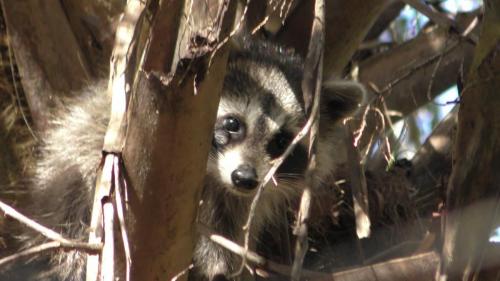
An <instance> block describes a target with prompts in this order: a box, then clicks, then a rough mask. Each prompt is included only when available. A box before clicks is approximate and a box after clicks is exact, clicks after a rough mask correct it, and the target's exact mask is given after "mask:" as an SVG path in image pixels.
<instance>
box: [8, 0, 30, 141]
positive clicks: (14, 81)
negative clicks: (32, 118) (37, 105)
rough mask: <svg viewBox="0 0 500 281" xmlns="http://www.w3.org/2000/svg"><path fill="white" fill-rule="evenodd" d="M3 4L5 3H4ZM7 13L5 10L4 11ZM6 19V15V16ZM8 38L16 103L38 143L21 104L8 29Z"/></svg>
mask: <svg viewBox="0 0 500 281" xmlns="http://www.w3.org/2000/svg"><path fill="white" fill-rule="evenodd" d="M2 3H3V2H2ZM2 10H3V11H5V9H2ZM4 18H5V15H4ZM6 38H7V53H8V54H9V66H10V73H11V75H12V88H13V89H14V94H15V95H16V102H17V107H18V108H19V112H21V116H22V118H23V121H24V124H26V128H27V129H28V131H29V132H30V134H31V136H32V137H33V139H34V140H35V141H38V137H37V136H36V134H35V132H34V131H33V129H32V128H31V125H30V122H29V121H28V118H27V117H26V114H25V113H24V109H23V105H22V104H21V95H20V94H19V86H18V85H17V81H16V71H15V69H14V64H15V63H14V55H13V52H12V48H11V45H10V38H11V37H10V35H9V29H8V28H6Z"/></svg>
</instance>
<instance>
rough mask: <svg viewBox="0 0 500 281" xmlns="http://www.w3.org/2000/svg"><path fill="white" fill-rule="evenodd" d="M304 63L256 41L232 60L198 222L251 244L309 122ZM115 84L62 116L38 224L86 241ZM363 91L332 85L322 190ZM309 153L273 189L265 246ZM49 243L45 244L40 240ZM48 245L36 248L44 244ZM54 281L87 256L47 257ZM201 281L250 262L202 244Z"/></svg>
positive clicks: (196, 275)
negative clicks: (276, 164)
mask: <svg viewBox="0 0 500 281" xmlns="http://www.w3.org/2000/svg"><path fill="white" fill-rule="evenodd" d="M302 67H303V63H302V59H301V58H300V57H299V56H298V55H296V54H294V53H293V51H291V50H288V49H285V48H282V47H280V46H277V45H274V44H271V43H268V42H252V41H246V42H244V43H243V44H242V46H241V48H239V49H238V50H235V51H233V52H232V53H231V54H230V57H229V61H228V70H227V74H226V77H225V80H224V84H223V90H222V95H221V100H220V105H219V108H218V112H217V121H216V123H215V126H214V131H213V140H212V147H211V151H210V154H209V160H208V163H207V170H206V176H205V181H204V187H203V192H202V197H201V205H200V207H199V214H198V220H199V222H203V223H204V224H206V225H207V226H208V227H209V228H211V229H213V230H214V231H215V232H217V233H219V234H221V235H223V236H225V237H227V238H229V239H232V240H234V241H236V242H238V243H242V241H243V240H242V238H243V237H242V235H243V230H242V227H243V225H244V224H245V222H246V218H247V215H248V210H249V206H250V203H251V201H252V198H253V196H254V195H255V192H256V188H257V187H258V185H259V183H261V181H262V179H263V177H264V176H265V174H266V173H267V171H268V170H269V168H270V167H271V165H272V163H273V160H274V159H276V158H277V157H279V156H280V155H282V154H283V152H284V151H285V149H286V148H287V146H288V145H289V144H290V142H291V140H292V139H293V138H294V136H295V135H296V133H297V132H298V131H299V130H300V129H301V128H302V126H303V125H304V124H305V122H306V118H307V116H306V114H305V110H304V104H303V100H302V91H301V81H302ZM105 89H106V83H104V82H102V83H98V84H96V85H93V86H91V87H89V89H87V90H85V91H83V92H82V95H81V99H79V100H77V101H75V103H74V105H72V106H69V107H68V109H67V110H65V111H64V112H62V113H60V114H58V116H57V117H56V118H55V119H54V120H53V121H52V124H53V127H52V129H50V130H49V131H48V133H47V134H46V136H45V138H44V143H43V145H42V146H41V147H40V159H39V161H38V163H37V167H36V176H35V179H34V182H33V184H32V187H31V195H32V197H33V202H34V204H35V208H34V209H35V210H36V211H37V213H38V214H41V215H40V216H38V217H37V219H38V220H39V221H40V222H41V223H43V224H45V225H48V226H50V227H53V228H55V229H57V230H59V231H60V232H61V233H62V234H63V235H64V236H66V237H70V238H73V239H85V237H86V236H87V228H88V224H89V221H90V210H91V205H92V200H93V189H94V183H95V171H96V169H97V167H98V165H99V163H100V159H101V148H102V143H103V139H104V134H105V131H106V127H107V124H108V120H109V117H108V114H109V107H110V99H109V98H108V97H106V95H105V94H104V93H103V91H105ZM362 96H363V88H362V87H361V86H360V85H359V84H357V83H354V82H346V81H338V82H334V83H330V84H327V85H324V87H323V91H322V106H321V113H320V116H321V121H320V124H319V135H318V142H317V167H318V168H317V171H315V173H314V175H315V177H316V178H315V182H317V183H318V185H322V184H323V183H324V182H325V183H326V181H327V180H328V179H329V178H330V177H331V175H332V173H333V171H334V170H335V166H336V165H337V163H339V162H341V161H342V159H343V157H344V156H343V154H344V153H343V152H342V149H341V148H340V146H339V142H341V140H342V139H341V137H340V135H339V121H340V120H341V119H342V118H344V117H345V116H347V115H349V114H350V113H352V112H353V111H355V110H356V108H357V107H358V104H359V103H360V101H361V99H362ZM307 159H308V153H307V146H306V143H300V144H299V145H298V146H297V147H296V148H295V150H294V152H293V154H292V155H290V156H289V157H288V158H287V159H286V161H285V162H284V163H283V164H282V165H281V167H280V168H279V169H278V171H277V173H276V175H275V180H274V181H273V182H271V183H269V184H267V186H266V187H265V190H264V193H263V196H262V197H261V200H260V201H259V205H258V207H257V213H256V214H255V220H254V221H253V224H252V240H253V241H254V243H252V244H255V242H256V241H258V238H259V236H260V235H261V233H262V231H263V229H264V228H265V227H266V226H267V225H273V224H276V223H279V220H280V216H279V215H278V214H280V213H282V210H283V209H285V208H287V206H288V204H289V201H290V200H292V199H293V198H294V197H296V196H297V195H298V194H300V191H301V187H302V186H303V183H304V181H305V173H306V168H307ZM40 239H41V238H40ZM40 239H33V238H32V239H30V241H32V242H31V243H33V244H36V243H39V242H40ZM45 259H47V260H49V261H48V263H49V264H50V270H48V271H45V272H44V273H43V274H42V275H41V276H42V279H44V280H65V281H66V280H67V281H80V280H83V279H84V276H85V272H84V270H85V256H84V254H82V253H79V252H76V251H71V252H60V253H57V254H52V255H51V256H50V257H49V256H48V255H47V256H46V257H45ZM193 261H194V265H195V269H194V272H193V273H192V274H190V279H191V280H213V279H218V278H220V277H222V278H228V279H230V278H231V274H232V273H233V272H234V271H235V270H237V269H238V266H239V262H240V259H239V258H238V257H237V256H235V255H233V254H231V253H230V252H229V251H227V250H226V249H223V248H222V247H220V246H218V245H216V244H215V243H213V242H211V241H210V240H209V239H208V238H206V237H204V236H201V237H200V238H199V240H198V242H197V244H196V247H195V252H194V257H193Z"/></svg>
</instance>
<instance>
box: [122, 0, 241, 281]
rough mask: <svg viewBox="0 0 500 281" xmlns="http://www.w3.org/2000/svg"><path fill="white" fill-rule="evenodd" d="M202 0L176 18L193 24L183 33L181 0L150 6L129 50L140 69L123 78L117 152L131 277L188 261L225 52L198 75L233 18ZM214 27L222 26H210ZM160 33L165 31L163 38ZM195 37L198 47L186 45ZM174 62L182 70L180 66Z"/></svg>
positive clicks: (167, 275)
mask: <svg viewBox="0 0 500 281" xmlns="http://www.w3.org/2000/svg"><path fill="white" fill-rule="evenodd" d="M186 2H187V3H189V1H186ZM206 4H207V5H208V8H207V9H206V10H205V9H196V10H197V11H196V12H195V13H194V14H192V15H189V16H187V17H183V18H184V19H186V18H190V19H191V20H193V21H195V22H191V23H190V25H189V27H190V28H189V29H186V30H187V31H186V30H184V29H183V28H187V27H188V24H187V23H186V22H181V23H179V19H180V18H181V15H182V14H181V10H182V8H183V5H184V1H163V2H161V3H160V4H159V5H158V6H153V7H151V10H149V11H148V13H149V14H151V15H153V18H152V19H151V20H150V21H149V22H150V23H151V27H150V30H149V31H147V29H145V28H144V27H143V29H142V32H143V34H149V36H146V37H148V40H142V41H140V43H139V46H138V47H137V50H138V54H137V56H136V57H140V56H141V54H142V51H143V50H146V51H145V53H144V60H143V61H144V63H143V64H142V65H141V66H140V67H138V69H141V70H140V71H138V73H136V74H135V75H130V77H134V76H135V80H134V82H133V83H131V85H133V86H132V87H133V89H132V93H133V94H132V98H131V101H130V108H129V120H130V123H129V127H128V132H127V142H126V146H125V149H124V151H123V157H124V161H125V165H126V168H127V172H128V175H129V178H130V182H131V187H132V188H131V189H130V190H129V192H128V194H129V200H130V209H129V212H128V216H129V218H128V223H129V226H130V232H129V235H130V240H131V241H133V245H134V246H133V248H132V249H131V250H132V261H133V262H132V272H131V277H132V280H170V279H171V278H172V277H174V276H175V275H176V274H178V273H180V272H181V271H183V270H184V269H186V268H187V267H188V265H189V264H190V263H191V255H192V249H193V247H194V243H195V241H196V233H195V217H196V210H197V206H198V202H199V195H200V191H201V187H202V183H203V179H204V175H205V169H206V162H207V157H208V150H209V147H210V143H211V142H210V138H211V132H212V127H213V123H214V121H215V116H216V110H217V106H218V99H219V95H220V92H221V88H222V81H223V77H224V74H225V68H226V60H227V53H226V52H224V51H219V53H218V55H216V56H215V58H214V60H213V63H212V65H211V67H210V73H209V74H208V75H206V76H205V74H206V70H207V66H208V58H207V54H210V52H209V51H211V50H212V49H211V48H209V47H210V46H213V44H214V43H217V41H214V40H215V39H217V37H216V36H217V34H219V35H220V36H221V37H220V38H224V36H225V34H227V30H228V29H229V28H228V27H229V26H230V25H231V23H232V19H233V18H234V14H232V13H226V14H225V17H227V18H224V13H223V11H222V10H220V9H222V7H223V6H224V5H227V2H225V1H219V0H214V1H208V2H206ZM226 8H227V7H226ZM193 11H194V10H193ZM214 11H215V15H216V16H221V14H220V13H221V11H222V16H223V17H222V18H224V24H223V25H220V24H221V22H215V23H214V21H213V19H214ZM216 18H217V17H216ZM222 18H219V20H221V21H222ZM209 23H210V24H212V25H209ZM183 24H185V25H183ZM218 24H219V25H218ZM215 25H217V26H215ZM221 26H222V31H221V30H220V29H217V28H220V27H221ZM207 30H212V31H213V30H216V31H215V32H218V33H213V34H210V33H206V31H207ZM167 31H168V32H167ZM166 33H167V34H171V36H168V37H165V34H166ZM172 34H179V35H178V37H177V36H173V35H172ZM183 36H187V37H183ZM214 36H215V37H214ZM200 39H201V42H204V43H205V44H201V45H197V46H194V45H193V44H194V43H193V42H200V41H199V40H200ZM179 41H180V42H186V43H188V45H185V44H184V45H183V44H178V43H179ZM142 43H145V44H146V45H145V46H144V45H141V44H142ZM177 46H180V47H179V48H180V49H177V50H176V47H177ZM198 47H199V48H198ZM203 47H206V49H203ZM203 50H205V51H203ZM174 54H180V57H179V56H177V55H174ZM179 58H180V59H179ZM178 62H182V63H183V64H184V65H190V67H187V69H180V68H179V65H178ZM172 71H173V72H172ZM200 77H202V78H200ZM203 77H204V78H203Z"/></svg>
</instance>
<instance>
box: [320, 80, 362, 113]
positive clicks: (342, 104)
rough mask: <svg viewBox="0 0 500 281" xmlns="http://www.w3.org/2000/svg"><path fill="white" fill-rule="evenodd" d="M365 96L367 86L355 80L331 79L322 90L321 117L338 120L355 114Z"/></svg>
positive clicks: (324, 84)
mask: <svg viewBox="0 0 500 281" xmlns="http://www.w3.org/2000/svg"><path fill="white" fill-rule="evenodd" d="M364 98H365V88H364V87H363V85H361V84H360V83H358V82H355V81H341V80H337V81H329V82H326V83H323V89H322V92H321V111H320V113H321V119H322V120H325V117H326V118H327V119H329V120H328V121H329V122H328V123H330V122H337V121H339V120H340V119H343V118H345V117H347V116H350V115H353V114H354V113H355V112H356V110H357V109H358V108H359V106H360V105H361V103H362V102H363V100H364Z"/></svg>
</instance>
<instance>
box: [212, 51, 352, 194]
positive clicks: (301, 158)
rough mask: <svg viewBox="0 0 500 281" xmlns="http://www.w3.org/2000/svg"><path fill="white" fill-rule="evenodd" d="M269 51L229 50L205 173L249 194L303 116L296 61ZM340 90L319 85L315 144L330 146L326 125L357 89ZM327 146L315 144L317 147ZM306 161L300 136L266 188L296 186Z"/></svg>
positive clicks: (348, 104)
mask: <svg viewBox="0 0 500 281" xmlns="http://www.w3.org/2000/svg"><path fill="white" fill-rule="evenodd" d="M267 51H269V50H267ZM271 51H276V50H275V49H273V50H271ZM280 56H281V57H280ZM272 57H273V58H271V56H270V59H269V60H267V59H265V60H264V59H262V58H261V57H257V58H256V57H253V56H252V53H238V54H236V55H234V54H233V56H232V57H230V61H229V67H228V72H227V74H226V77H225V81H224V86H223V93H222V96H221V100H220V104H219V109H218V113H217V121H216V123H215V127H214V134H213V141H212V149H211V152H210V157H209V162H208V166H207V174H208V175H209V176H211V177H212V178H213V179H215V180H217V181H218V182H219V185H221V186H223V187H225V188H226V189H227V191H229V192H231V193H233V194H236V195H240V196H251V195H253V194H254V192H255V190H256V188H257V186H258V185H259V183H261V182H262V180H263V178H264V176H265V175H266V173H267V172H268V171H269V169H270V168H271V166H272V165H273V161H274V160H275V159H276V158H278V157H280V156H281V155H282V154H283V153H284V152H285V150H286V148H287V147H288V145H289V144H290V143H291V141H292V140H293V138H294V137H295V136H296V134H297V133H298V132H299V131H300V130H301V129H302V127H303V126H304V124H305V122H306V115H305V113H304V108H303V102H302V91H301V89H300V83H301V80H302V77H301V66H302V65H301V63H299V62H298V60H297V59H296V58H295V57H293V58H291V59H289V58H286V57H284V55H283V54H281V53H279V52H275V53H274V54H273V56H272ZM276 57H277V58H278V59H276ZM345 85H348V84H345ZM345 85H344V86H345ZM349 85H354V86H353V87H351V88H353V89H355V91H354V92H356V91H357V90H360V86H358V84H356V83H352V82H351V84H349ZM330 88H331V87H330ZM343 88H348V90H350V91H352V90H353V89H349V87H343ZM345 92H346V91H343V89H342V87H341V88H338V87H337V88H335V89H333V90H324V91H323V96H322V98H324V99H326V100H323V101H322V104H323V103H324V106H322V107H321V113H320V115H321V124H320V133H319V136H320V141H319V142H318V146H331V145H330V144H328V140H329V139H330V138H331V135H332V134H330V132H332V127H333V126H335V125H336V123H337V121H338V120H340V119H341V118H343V117H345V115H346V114H348V113H350V112H352V111H353V109H355V108H357V106H358V103H359V101H360V100H359V99H360V95H359V94H356V93H354V94H352V93H345ZM358 92H359V91H358ZM321 131H322V132H321ZM331 143H333V142H331ZM327 150H328V149H327ZM327 150H324V149H321V147H319V148H318V151H320V152H321V151H323V152H325V151H327ZM329 152H330V151H329V150H328V152H325V153H329ZM332 157H334V156H333V155H332ZM323 158H324V157H323ZM307 163H308V153H307V144H306V143H305V141H304V142H303V143H299V144H298V145H297V146H296V148H295V149H294V151H293V153H292V154H291V155H290V156H288V157H287V159H286V160H285V161H284V162H283V164H282V165H281V166H280V168H279V169H278V171H277V172H276V174H275V176H274V180H272V181H271V182H270V183H268V185H270V186H269V187H268V188H266V190H276V191H281V192H285V193H286V192H288V191H287V190H289V189H290V188H293V189H296V188H297V187H299V186H302V183H303V180H304V173H305V171H306V168H307ZM318 164H319V165H320V164H322V163H318ZM327 166H331V164H327ZM327 168H332V167H327ZM275 185H277V187H276V186H275Z"/></svg>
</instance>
